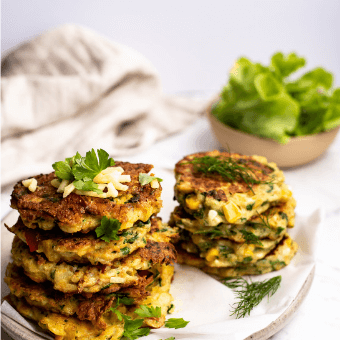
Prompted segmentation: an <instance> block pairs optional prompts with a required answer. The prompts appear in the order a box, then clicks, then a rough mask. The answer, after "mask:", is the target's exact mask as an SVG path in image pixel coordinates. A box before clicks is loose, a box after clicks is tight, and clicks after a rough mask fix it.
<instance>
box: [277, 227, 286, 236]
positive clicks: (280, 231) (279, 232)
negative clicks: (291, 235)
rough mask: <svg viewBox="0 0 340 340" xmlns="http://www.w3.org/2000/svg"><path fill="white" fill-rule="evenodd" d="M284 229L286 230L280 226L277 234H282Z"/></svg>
mask: <svg viewBox="0 0 340 340" xmlns="http://www.w3.org/2000/svg"><path fill="white" fill-rule="evenodd" d="M283 230H285V228H282V227H278V228H277V230H276V234H277V235H280V234H281V233H282V231H283Z"/></svg>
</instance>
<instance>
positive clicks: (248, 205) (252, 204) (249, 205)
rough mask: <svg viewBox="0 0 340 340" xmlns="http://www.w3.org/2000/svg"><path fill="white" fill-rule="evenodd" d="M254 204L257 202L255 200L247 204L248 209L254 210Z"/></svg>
mask: <svg viewBox="0 0 340 340" xmlns="http://www.w3.org/2000/svg"><path fill="white" fill-rule="evenodd" d="M254 204H255V202H254V203H250V204H247V206H246V209H247V210H249V211H250V210H252V209H253V206H254Z"/></svg>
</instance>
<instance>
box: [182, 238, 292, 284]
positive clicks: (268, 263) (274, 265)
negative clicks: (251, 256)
mask: <svg viewBox="0 0 340 340" xmlns="http://www.w3.org/2000/svg"><path fill="white" fill-rule="evenodd" d="M297 250H298V245H297V243H296V242H295V241H293V240H292V239H291V238H290V236H289V235H288V234H286V235H285V237H284V238H283V239H282V240H281V242H280V243H279V244H278V245H277V246H276V247H275V248H274V249H273V250H272V251H271V252H270V253H268V254H267V255H266V256H265V257H264V258H263V259H260V260H258V261H257V262H255V263H252V264H240V265H237V266H235V267H225V268H223V267H220V268H218V267H210V266H209V265H208V263H207V261H205V259H204V258H201V257H199V256H197V254H192V253H188V252H187V251H185V250H183V249H181V247H180V246H178V247H177V253H178V256H177V261H178V263H180V264H188V265H190V266H194V267H198V268H200V269H202V270H203V271H205V272H206V273H208V274H213V275H217V276H219V277H221V278H227V277H238V276H243V275H259V274H265V273H269V272H272V271H275V270H280V269H282V268H283V267H285V266H287V265H288V264H289V263H290V261H291V260H292V258H293V257H294V256H295V254H296V252H297Z"/></svg>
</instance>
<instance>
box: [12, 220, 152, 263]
mask: <svg viewBox="0 0 340 340" xmlns="http://www.w3.org/2000/svg"><path fill="white" fill-rule="evenodd" d="M150 228H151V222H149V223H148V222H146V223H145V224H144V222H143V223H142V222H137V223H135V225H134V226H133V227H132V228H129V229H125V230H124V231H122V232H121V233H120V234H119V240H112V241H110V242H105V241H103V240H101V239H100V238H97V236H96V233H95V232H94V231H91V232H89V233H87V234H82V233H76V234H64V233H62V232H61V231H60V230H58V229H53V230H51V231H50V230H48V231H45V230H41V229H30V228H27V227H26V226H25V225H24V224H23V222H22V220H21V219H20V218H19V220H18V222H17V223H16V224H15V225H14V226H13V227H12V228H8V230H9V231H11V232H12V233H14V234H16V235H17V236H18V237H19V238H20V239H21V240H22V241H23V242H25V243H26V244H28V246H29V247H30V250H31V251H36V252H38V253H43V254H44V255H45V256H46V257H47V259H48V260H49V261H51V262H60V261H65V262H76V263H89V262H90V263H91V264H93V265H97V264H105V265H109V264H110V263H111V262H113V261H115V260H117V259H120V258H122V257H125V256H126V255H127V254H128V253H132V252H133V251H135V250H137V249H138V248H142V247H145V244H146V237H147V234H148V232H149V231H150Z"/></svg>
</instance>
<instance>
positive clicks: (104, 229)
mask: <svg viewBox="0 0 340 340" xmlns="http://www.w3.org/2000/svg"><path fill="white" fill-rule="evenodd" d="M121 225H122V224H121V223H120V222H119V221H118V220H117V219H115V218H107V217H106V216H104V217H103V218H102V220H101V221H100V226H99V227H97V228H96V229H95V232H96V234H97V237H98V238H100V239H102V240H103V241H105V242H110V241H112V240H116V241H117V240H119V236H118V235H117V232H118V230H119V228H120V226H121Z"/></svg>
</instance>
